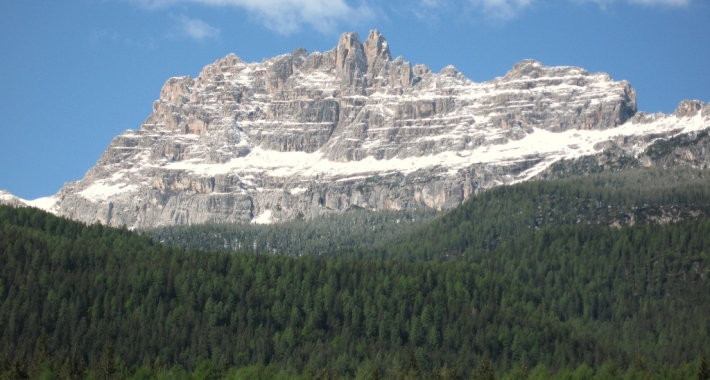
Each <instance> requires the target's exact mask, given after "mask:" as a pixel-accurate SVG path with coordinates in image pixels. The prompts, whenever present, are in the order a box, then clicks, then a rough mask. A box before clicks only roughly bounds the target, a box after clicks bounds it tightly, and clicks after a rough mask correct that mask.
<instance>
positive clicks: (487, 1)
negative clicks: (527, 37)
mask: <svg viewBox="0 0 710 380" xmlns="http://www.w3.org/2000/svg"><path fill="white" fill-rule="evenodd" d="M470 2H471V4H472V5H473V6H474V7H475V8H478V9H480V10H481V11H483V13H484V14H486V15H487V16H489V17H493V18H497V19H503V20H507V19H511V18H514V17H516V16H517V15H518V14H520V12H522V11H523V10H524V9H525V8H527V7H529V6H530V5H531V4H532V2H533V0H470Z"/></svg>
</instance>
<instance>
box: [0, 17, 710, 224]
mask: <svg viewBox="0 0 710 380" xmlns="http://www.w3.org/2000/svg"><path fill="white" fill-rule="evenodd" d="M707 128H710V106H708V105H706V104H704V103H702V102H699V101H683V102H681V103H680V105H679V108H678V110H677V111H676V113H675V114H674V115H664V114H653V115H648V114H645V113H643V112H637V109H636V91H635V90H634V89H633V88H631V86H630V84H629V83H628V82H626V81H620V82H615V81H614V80H612V78H611V77H610V76H609V75H608V74H605V73H597V74H590V73H588V72H587V71H586V70H584V69H581V68H576V67H569V66H561V67H546V66H544V65H542V64H541V63H540V62H537V61H534V60H524V61H521V62H520V63H518V64H516V65H515V66H514V67H513V68H512V69H511V70H510V71H509V72H508V73H507V74H506V75H505V76H503V77H498V78H495V79H493V80H491V81H489V82H482V83H475V82H473V81H471V80H470V79H468V78H466V77H465V76H464V75H463V74H461V73H460V72H458V70H456V69H455V68H454V67H453V66H447V67H445V68H444V69H442V70H441V72H440V73H438V74H437V73H433V72H432V71H431V70H430V69H429V68H427V67H426V66H424V65H421V64H418V65H412V64H411V63H409V62H406V61H404V59H403V58H401V57H397V58H395V59H392V58H391V54H390V50H389V45H388V43H387V41H386V39H385V38H384V37H383V36H382V35H381V34H380V33H379V32H378V31H376V30H374V31H371V32H370V34H369V36H368V38H367V39H366V40H365V41H364V42H361V41H360V38H359V35H358V34H357V33H345V34H343V35H342V36H341V37H340V40H339V42H338V45H337V46H336V47H335V48H334V49H332V50H330V51H327V52H324V53H319V52H314V53H311V54H308V53H307V52H306V50H305V49H302V48H299V49H296V50H294V51H293V52H292V53H289V54H285V55H281V56H277V57H274V58H271V59H266V60H264V61H262V62H261V63H245V62H243V61H242V60H241V59H240V58H239V57H237V56H236V55H234V54H230V55H227V56H226V57H225V58H223V59H219V60H217V61H216V62H214V63H213V64H210V65H207V66H206V67H205V68H204V69H203V70H202V72H201V73H200V74H199V75H198V77H197V78H194V79H193V78H190V77H174V78H170V79H169V80H168V81H167V82H166V84H165V85H164V86H163V89H162V90H161V94H160V99H159V100H157V101H156V102H155V103H154V105H153V113H152V114H151V115H150V116H149V117H148V118H147V119H146V121H145V122H144V123H143V124H142V125H141V129H140V130H139V131H132V130H127V131H125V132H124V133H123V134H121V135H119V136H117V137H116V138H115V139H114V140H113V141H112V142H111V144H110V145H109V147H108V148H107V150H106V152H105V153H104V154H103V155H102V156H101V158H100V159H99V161H98V163H97V165H96V166H94V167H93V168H91V169H90V170H89V171H88V172H87V174H86V176H85V177H84V179H82V180H80V181H74V182H70V183H67V184H66V185H65V186H64V187H63V188H62V189H61V190H60V191H59V193H57V194H56V195H54V196H52V197H47V198H40V200H36V201H32V202H33V203H34V205H37V206H38V207H41V208H44V209H46V210H49V211H52V212H54V213H56V214H58V215H62V216H67V217H70V218H72V219H76V220H81V221H84V222H96V221H98V222H101V223H104V224H107V225H114V226H120V225H127V226H128V227H129V228H150V227H158V226H166V225H181V224H200V223H233V222H257V223H271V222H278V221H282V220H291V219H294V218H312V217H317V216H319V215H326V214H329V213H333V212H343V211H345V210H348V209H350V208H366V209H372V210H417V209H439V210H441V209H450V208H453V207H455V206H457V205H459V204H461V203H462V202H463V201H464V200H466V199H468V198H469V197H470V196H472V195H474V194H476V193H479V192H481V191H484V190H486V189H489V188H491V187H494V186H498V185H501V184H512V183H516V182H520V181H525V180H528V179H532V178H536V177H537V176H539V175H541V173H543V172H544V171H545V170H546V169H548V168H549V167H550V166H551V165H552V164H553V163H555V162H559V161H560V160H561V159H577V158H579V157H584V156H593V155H597V154H599V153H600V152H604V150H605V149H607V148H609V147H610V146H613V147H616V148H617V149H620V150H623V151H624V154H626V155H630V156H635V155H637V154H639V153H640V152H642V151H644V150H645V149H646V148H647V147H649V146H650V145H651V144H652V143H653V142H655V141H657V140H659V139H662V138H672V137H673V136H676V135H678V134H681V133H693V132H697V131H701V130H704V129H707ZM651 164H653V163H651ZM0 202H6V203H12V202H15V203H17V202H20V203H22V202H24V203H27V201H23V200H20V199H19V198H16V197H12V196H11V195H3V196H2V197H0Z"/></svg>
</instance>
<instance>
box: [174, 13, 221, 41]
mask: <svg viewBox="0 0 710 380" xmlns="http://www.w3.org/2000/svg"><path fill="white" fill-rule="evenodd" d="M177 21H178V23H179V25H178V27H179V30H180V34H182V35H184V36H187V37H190V38H192V39H195V40H197V41H202V40H204V39H206V38H217V37H219V29H217V28H215V27H213V26H211V25H210V24H208V23H206V22H204V21H202V20H198V19H191V18H188V17H187V16H184V15H182V16H180V17H178V18H177Z"/></svg>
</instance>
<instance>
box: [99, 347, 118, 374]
mask: <svg viewBox="0 0 710 380" xmlns="http://www.w3.org/2000/svg"><path fill="white" fill-rule="evenodd" d="M116 370H117V368H116V360H115V352H114V349H113V344H112V343H111V341H108V342H106V344H104V348H103V350H101V357H99V365H98V373H97V375H98V376H97V377H98V378H99V379H101V380H110V379H111V377H113V375H114V374H115V373H116Z"/></svg>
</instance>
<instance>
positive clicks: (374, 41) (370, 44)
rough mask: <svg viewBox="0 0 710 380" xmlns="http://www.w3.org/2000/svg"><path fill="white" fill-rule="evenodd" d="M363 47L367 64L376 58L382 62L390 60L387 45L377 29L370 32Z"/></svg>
mask: <svg viewBox="0 0 710 380" xmlns="http://www.w3.org/2000/svg"><path fill="white" fill-rule="evenodd" d="M363 47H364V50H365V56H367V62H368V64H369V63H370V62H371V61H374V60H375V59H377V58H379V59H382V60H384V61H391V60H392V56H391V55H390V47H389V44H388V43H387V40H386V39H385V36H383V35H382V34H380V32H379V31H378V30H377V29H375V30H371V31H370V35H369V36H367V40H365V43H364V44H363Z"/></svg>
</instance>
